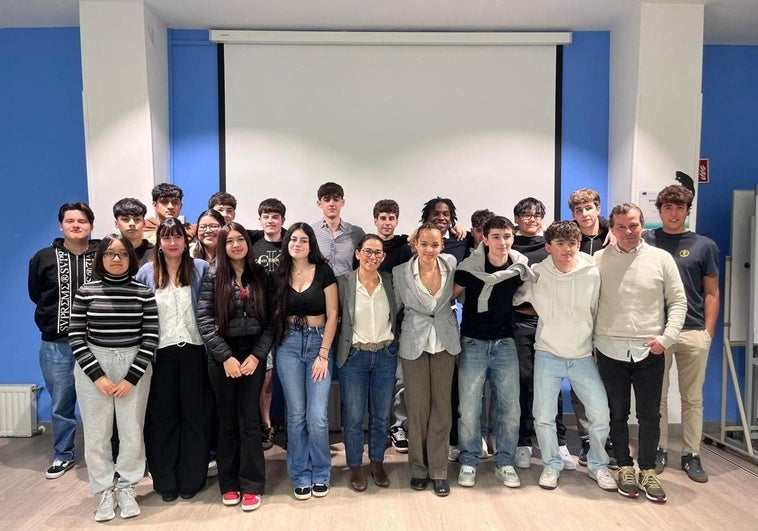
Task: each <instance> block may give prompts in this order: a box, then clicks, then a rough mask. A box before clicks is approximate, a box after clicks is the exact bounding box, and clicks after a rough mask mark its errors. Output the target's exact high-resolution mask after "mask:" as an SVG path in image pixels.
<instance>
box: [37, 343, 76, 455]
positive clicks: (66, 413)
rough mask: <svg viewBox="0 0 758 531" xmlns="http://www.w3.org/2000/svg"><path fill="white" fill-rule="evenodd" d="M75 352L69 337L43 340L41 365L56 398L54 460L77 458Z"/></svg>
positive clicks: (53, 410) (54, 406)
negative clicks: (70, 344)
mask: <svg viewBox="0 0 758 531" xmlns="http://www.w3.org/2000/svg"><path fill="white" fill-rule="evenodd" d="M74 363H75V362H74V355H73V353H72V352H71V347H70V346H69V344H68V341H66V340H65V339H62V340H59V341H43V342H42V344H41V345H40V347H39V366H40V368H41V369H42V376H43V378H44V379H45V387H47V391H48V392H49V393H50V398H51V399H52V405H51V409H52V416H53V437H54V444H53V449H54V455H53V459H54V460H59V461H73V460H74V457H75V455H74V437H76V388H75V385H74Z"/></svg>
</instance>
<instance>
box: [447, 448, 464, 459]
mask: <svg viewBox="0 0 758 531" xmlns="http://www.w3.org/2000/svg"><path fill="white" fill-rule="evenodd" d="M459 455H461V451H460V449H459V448H458V447H457V446H453V445H452V444H451V445H450V447H449V448H448V450H447V460H448V461H450V462H451V463H456V462H458V456H459Z"/></svg>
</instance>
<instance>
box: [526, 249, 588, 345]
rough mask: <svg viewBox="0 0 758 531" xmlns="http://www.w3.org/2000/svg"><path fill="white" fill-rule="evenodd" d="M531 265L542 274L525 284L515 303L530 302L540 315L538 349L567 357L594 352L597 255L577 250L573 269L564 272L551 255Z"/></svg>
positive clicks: (536, 343)
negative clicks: (559, 268) (593, 333)
mask: <svg viewBox="0 0 758 531" xmlns="http://www.w3.org/2000/svg"><path fill="white" fill-rule="evenodd" d="M532 269H533V270H534V272H535V273H536V274H537V275H538V276H539V278H538V279H537V281H536V282H526V283H524V284H522V285H521V287H520V288H519V290H518V291H517V292H516V295H515V297H514V299H513V304H514V305H519V304H521V303H524V302H530V303H532V306H534V309H535V311H536V312H537V315H538V316H539V321H538V322H537V337H536V340H535V343H534V348H535V350H545V351H547V352H550V353H551V354H554V355H556V356H559V357H561V358H568V359H576V358H584V357H587V356H591V355H592V327H593V323H594V320H595V312H596V311H597V301H598V296H599V294H600V273H599V272H598V270H597V267H596V266H595V259H594V258H593V257H591V256H590V255H588V254H585V253H581V252H580V253H577V254H576V266H575V267H574V269H572V270H571V271H569V272H568V273H561V272H560V271H558V269H557V268H556V267H555V264H553V258H552V257H551V256H548V257H547V258H545V260H543V261H542V262H540V263H539V264H534V265H533V266H532Z"/></svg>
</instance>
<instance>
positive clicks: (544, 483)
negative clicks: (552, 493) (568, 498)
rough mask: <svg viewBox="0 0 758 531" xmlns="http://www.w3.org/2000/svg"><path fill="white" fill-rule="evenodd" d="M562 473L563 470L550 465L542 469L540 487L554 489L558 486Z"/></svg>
mask: <svg viewBox="0 0 758 531" xmlns="http://www.w3.org/2000/svg"><path fill="white" fill-rule="evenodd" d="M560 475H561V471H560V470H558V469H557V468H550V467H549V466H546V467H545V468H543V469H542V474H540V481H539V484H540V487H542V488H543V489H547V490H553V489H554V488H555V487H557V486H558V477H559V476H560Z"/></svg>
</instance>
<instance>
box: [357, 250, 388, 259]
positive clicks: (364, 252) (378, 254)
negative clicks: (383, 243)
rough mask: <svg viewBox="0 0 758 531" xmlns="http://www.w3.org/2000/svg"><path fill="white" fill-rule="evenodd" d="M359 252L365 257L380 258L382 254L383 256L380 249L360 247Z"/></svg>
mask: <svg viewBox="0 0 758 531" xmlns="http://www.w3.org/2000/svg"><path fill="white" fill-rule="evenodd" d="M361 254H362V255H363V256H365V257H366V258H371V257H372V256H375V257H377V258H381V257H382V256H384V251H382V250H381V249H377V250H375V251H372V250H371V249H369V248H366V249H361Z"/></svg>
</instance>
